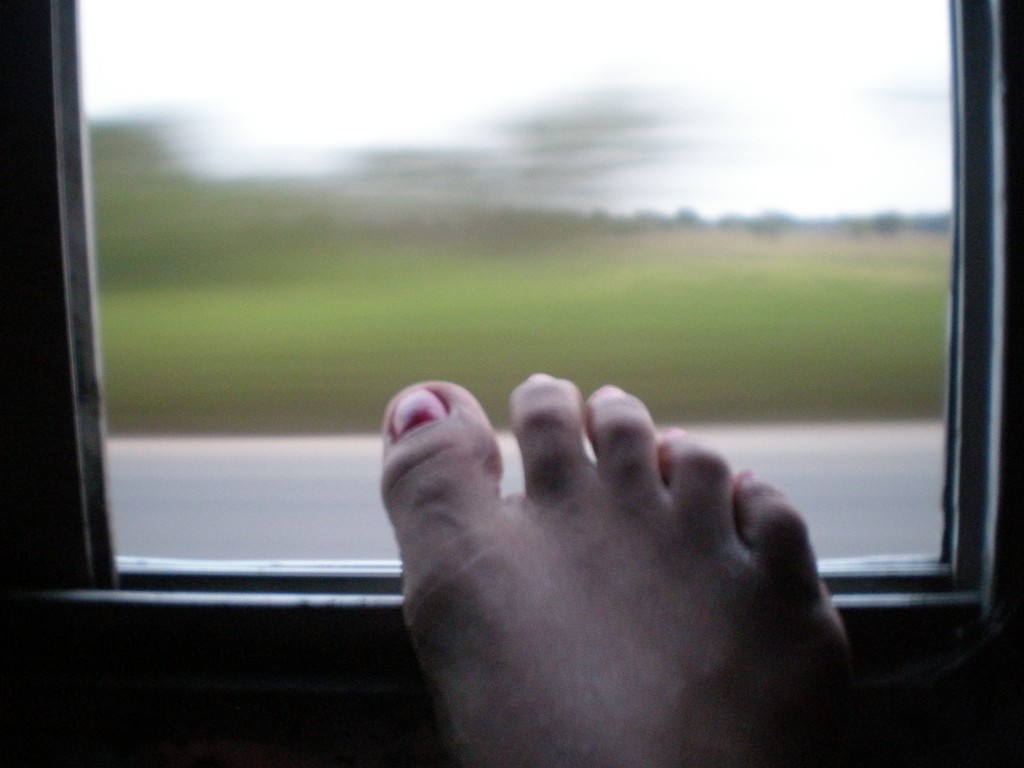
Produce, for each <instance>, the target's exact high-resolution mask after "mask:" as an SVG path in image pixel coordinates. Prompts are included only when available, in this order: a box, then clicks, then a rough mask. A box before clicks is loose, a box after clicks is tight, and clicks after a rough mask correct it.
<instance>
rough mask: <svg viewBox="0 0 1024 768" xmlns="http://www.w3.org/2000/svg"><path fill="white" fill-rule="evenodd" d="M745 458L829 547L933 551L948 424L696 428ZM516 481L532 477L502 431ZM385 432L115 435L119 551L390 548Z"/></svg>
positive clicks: (388, 554) (360, 552)
mask: <svg viewBox="0 0 1024 768" xmlns="http://www.w3.org/2000/svg"><path fill="white" fill-rule="evenodd" d="M692 431H693V433H694V434H695V435H696V436H697V437H699V438H701V439H703V440H705V442H708V443H709V444H711V445H713V446H715V447H717V448H719V449H720V450H721V451H722V452H723V453H724V454H725V455H726V456H727V457H728V458H729V459H730V462H731V463H732V464H733V466H734V467H735V468H736V469H740V468H743V467H749V468H752V469H754V470H755V471H756V472H757V473H758V474H759V475H761V476H762V477H764V478H767V479H770V480H772V481H773V482H775V483H776V484H777V485H779V486H780V487H781V488H783V489H784V490H785V491H786V492H787V493H788V495H789V496H790V498H791V499H792V500H793V501H794V502H795V504H796V505H797V507H798V508H799V509H800V510H801V511H802V512H803V513H804V515H805V517H806V518H807V520H808V523H809V525H810V529H811V536H812V539H813V541H814V544H815V548H816V550H817V553H818V556H819V557H822V558H825V557H860V556H868V555H882V554H885V555H893V554H896V555H903V554H908V555H921V554H924V555H934V554H936V553H937V552H938V550H939V541H940V536H941V530H942V518H941V513H940V497H941V483H942V469H943V467H942V456H943V428H942V425H941V424H939V423H917V422H913V423H909V422H908V423H903V422H896V423H888V422H887V423H855V424H806V425H792V424H789V425H766V426H744V427H719V428H697V429H694V430H692ZM502 444H503V449H504V451H505V455H506V462H505V465H506V478H505V482H504V487H505V491H506V492H508V491H513V490H519V489H521V487H522V471H521V468H520V465H519V459H518V454H517V453H516V450H515V447H514V443H513V441H512V440H510V439H509V438H508V437H506V436H503V438H502ZM380 454H381V444H380V440H379V438H377V437H376V436H372V437H371V436H352V437H298V438H112V439H110V440H109V442H108V455H107V473H108V481H109V482H108V488H109V494H110V495H109V499H110V505H111V510H112V513H113V520H114V536H115V546H116V549H117V553H118V554H120V555H127V556H146V557H173V558H204V559H205V558H216V559H260V560H263V559H272V560H303V559H313V560H337V559H393V558H396V557H397V549H396V547H395V543H394V539H393V537H392V533H391V529H390V526H389V524H388V522H387V517H386V515H385V513H384V510H383V507H382V505H381V502H380V496H379V493H378V483H379V478H380Z"/></svg>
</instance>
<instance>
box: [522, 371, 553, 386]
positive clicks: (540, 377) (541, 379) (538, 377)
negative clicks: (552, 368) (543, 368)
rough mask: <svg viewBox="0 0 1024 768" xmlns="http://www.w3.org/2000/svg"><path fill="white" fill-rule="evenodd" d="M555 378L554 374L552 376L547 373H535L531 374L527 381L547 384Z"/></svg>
mask: <svg viewBox="0 0 1024 768" xmlns="http://www.w3.org/2000/svg"><path fill="white" fill-rule="evenodd" d="M554 380H555V377H554V376H550V375H548V374H546V373H535V374H533V375H532V376H530V378H528V379H527V381H529V382H532V383H534V384H547V383H548V382H552V381H554Z"/></svg>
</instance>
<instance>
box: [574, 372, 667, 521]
mask: <svg viewBox="0 0 1024 768" xmlns="http://www.w3.org/2000/svg"><path fill="white" fill-rule="evenodd" d="M586 415H587V434H588V436H589V438H590V442H591V445H592V446H593V447H594V454H595V456H596V457H597V470H598V474H599V476H600V477H601V479H602V481H603V482H604V485H605V488H606V489H607V490H608V491H609V492H610V493H611V494H612V495H613V496H615V497H617V498H619V499H620V500H621V501H624V502H635V503H637V504H638V505H642V506H649V505H652V504H653V503H654V502H655V499H656V498H657V497H658V496H660V494H661V493H662V492H663V490H664V486H663V485H662V484H661V482H660V476H659V469H658V458H657V451H656V447H655V428H654V422H653V421H652V419H651V415H650V413H649V412H648V411H647V407H646V406H645V405H644V404H643V403H642V402H641V401H640V400H639V399H638V398H636V397H634V396H632V395H629V394H627V393H626V392H623V391H622V390H621V389H619V388H618V387H614V386H605V387H602V388H601V389H599V390H597V391H596V392H595V393H594V394H593V395H591V397H590V399H589V400H588V401H587V414H586Z"/></svg>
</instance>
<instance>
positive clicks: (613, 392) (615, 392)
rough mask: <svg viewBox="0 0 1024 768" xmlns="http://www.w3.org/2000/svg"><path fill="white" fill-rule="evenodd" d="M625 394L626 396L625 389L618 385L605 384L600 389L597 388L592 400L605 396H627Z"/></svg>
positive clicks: (591, 397)
mask: <svg viewBox="0 0 1024 768" xmlns="http://www.w3.org/2000/svg"><path fill="white" fill-rule="evenodd" d="M625 396H626V393H625V392H624V391H623V390H621V389H619V388H618V387H616V386H615V385H614V384H605V385H604V386H603V387H601V388H600V389H599V390H597V391H596V392H595V393H594V394H593V395H591V396H590V399H591V400H603V399H604V398H609V397H625Z"/></svg>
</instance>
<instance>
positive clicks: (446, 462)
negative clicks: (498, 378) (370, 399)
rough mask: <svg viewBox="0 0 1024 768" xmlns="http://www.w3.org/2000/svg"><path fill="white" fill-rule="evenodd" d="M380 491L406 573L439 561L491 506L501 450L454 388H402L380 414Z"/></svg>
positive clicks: (467, 397)
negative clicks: (382, 451)
mask: <svg viewBox="0 0 1024 768" xmlns="http://www.w3.org/2000/svg"><path fill="white" fill-rule="evenodd" d="M384 441H385V448H384V471H383V476H382V479H381V492H382V496H383V498H384V505H385V507H387V510H388V515H389V517H390V518H391V523H392V525H393V526H394V528H395V535H396V537H397V539H398V546H399V549H400V550H401V554H402V559H403V561H404V562H405V565H406V571H407V573H408V572H409V570H410V568H411V569H412V570H416V568H417V564H423V563H428V562H431V561H436V560H439V559H440V560H443V559H444V558H445V557H446V555H445V551H446V550H447V549H450V548H451V546H452V545H453V543H456V542H459V541H461V540H463V539H465V538H466V536H467V534H470V533H472V532H473V531H474V529H477V528H479V527H481V523H482V521H483V520H486V518H487V517H488V516H493V513H494V512H495V511H496V509H497V506H498V504H499V498H500V492H499V482H500V480H501V453H500V452H499V449H498V443H497V439H496V437H495V434H494V429H493V428H492V427H491V424H490V422H489V421H488V419H487V415H486V414H485V413H484V411H483V408H481V406H480V404H479V403H478V402H477V400H476V398H474V397H473V396H472V395H471V394H470V393H469V392H467V391H466V390H465V389H463V388H462V387H459V386H456V385H455V384H449V383H446V382H428V383H423V384H417V385H414V386H412V387H408V388H406V389H404V390H403V391H401V392H400V393H398V394H397V395H396V396H395V397H394V398H393V399H392V401H391V403H390V404H389V405H388V408H387V410H386V412H385V416H384Z"/></svg>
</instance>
